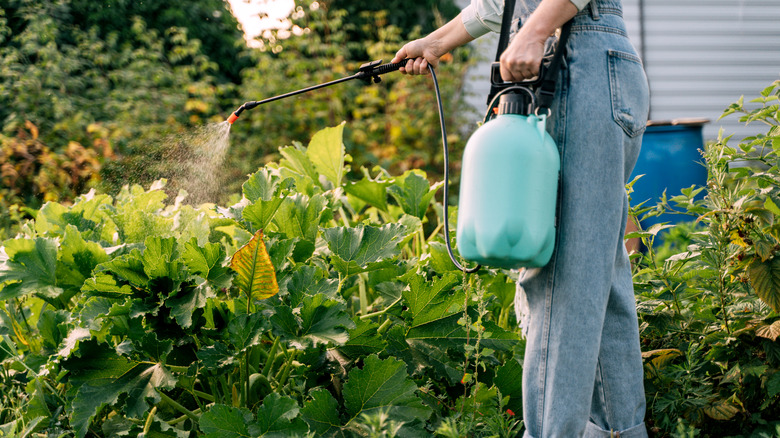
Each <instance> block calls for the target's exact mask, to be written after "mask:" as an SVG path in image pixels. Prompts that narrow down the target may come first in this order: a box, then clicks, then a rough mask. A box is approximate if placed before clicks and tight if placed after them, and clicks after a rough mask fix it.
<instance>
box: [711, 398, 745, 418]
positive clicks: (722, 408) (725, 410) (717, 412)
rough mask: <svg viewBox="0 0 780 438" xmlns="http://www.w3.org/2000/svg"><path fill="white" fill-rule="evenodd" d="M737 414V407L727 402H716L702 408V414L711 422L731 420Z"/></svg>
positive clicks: (738, 410)
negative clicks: (710, 419) (711, 420)
mask: <svg viewBox="0 0 780 438" xmlns="http://www.w3.org/2000/svg"><path fill="white" fill-rule="evenodd" d="M739 412H740V409H739V406H737V405H735V404H734V403H732V402H731V401H729V400H718V401H715V402H714V403H712V404H711V405H709V406H707V407H706V408H704V413H705V414H707V416H708V417H710V418H712V419H713V420H722V421H725V420H731V419H732V418H734V416H735V415H737V414H738V413H739Z"/></svg>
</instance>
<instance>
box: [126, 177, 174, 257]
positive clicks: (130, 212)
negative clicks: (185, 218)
mask: <svg viewBox="0 0 780 438" xmlns="http://www.w3.org/2000/svg"><path fill="white" fill-rule="evenodd" d="M163 186H164V183H163V182H159V181H158V182H157V183H155V184H152V187H151V188H150V189H149V191H144V189H143V188H142V187H141V186H137V185H136V186H132V187H127V186H125V187H124V188H123V189H122V191H121V192H120V193H119V195H117V199H116V208H115V210H114V212H113V214H112V215H111V219H112V220H113V221H114V222H115V223H116V224H117V227H118V229H119V233H120V237H121V238H122V239H123V241H124V242H125V243H138V242H143V241H144V240H146V238H147V237H151V236H170V235H172V233H171V230H172V229H173V228H174V221H173V218H172V217H166V216H164V215H161V214H159V212H160V211H161V210H162V209H163V208H165V203H164V202H163V201H164V200H165V198H167V195H166V194H165V192H163V191H162V190H161V189H162V187H163Z"/></svg>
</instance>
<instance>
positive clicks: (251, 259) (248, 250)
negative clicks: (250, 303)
mask: <svg viewBox="0 0 780 438" xmlns="http://www.w3.org/2000/svg"><path fill="white" fill-rule="evenodd" d="M230 267H231V268H232V269H233V270H234V271H236V274H238V275H236V278H235V279H234V280H233V284H235V285H236V286H238V289H239V290H240V291H241V292H243V293H245V294H246V295H247V296H248V297H252V298H254V299H256V300H264V299H266V298H269V297H272V296H274V295H276V294H277V293H279V285H278V284H277V283H276V273H275V271H274V266H273V264H271V258H270V257H269V256H268V251H266V249H265V243H263V231H262V230H258V231H257V232H256V233H255V235H254V236H253V237H252V240H250V241H249V242H247V244H246V245H244V246H242V247H241V248H239V249H238V251H236V253H235V254H234V255H233V258H232V259H231V260H230Z"/></svg>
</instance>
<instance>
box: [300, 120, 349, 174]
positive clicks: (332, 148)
mask: <svg viewBox="0 0 780 438" xmlns="http://www.w3.org/2000/svg"><path fill="white" fill-rule="evenodd" d="M343 136H344V123H342V124H340V125H338V126H334V127H332V128H325V129H323V130H321V131H318V132H317V133H316V134H314V136H313V137H312V138H311V141H310V142H309V147H308V148H307V149H306V156H307V157H308V158H309V160H311V162H312V164H314V168H315V169H317V172H319V173H320V174H322V176H324V177H325V178H326V179H327V180H328V181H330V182H332V183H333V185H334V186H335V187H340V186H341V179H342V178H343V176H344V143H343V140H342V139H343ZM315 181H316V179H315Z"/></svg>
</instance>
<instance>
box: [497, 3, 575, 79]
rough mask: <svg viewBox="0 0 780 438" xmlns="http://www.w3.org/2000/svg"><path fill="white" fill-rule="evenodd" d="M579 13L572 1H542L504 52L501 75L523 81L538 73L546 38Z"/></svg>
mask: <svg viewBox="0 0 780 438" xmlns="http://www.w3.org/2000/svg"><path fill="white" fill-rule="evenodd" d="M576 14H577V7H576V6H574V4H573V3H572V2H571V0H542V2H541V3H540V4H539V7H537V8H536V10H535V11H534V12H533V13H532V14H531V16H530V17H528V20H527V21H526V22H525V23H523V26H522V27H521V28H520V30H519V31H518V32H517V34H516V35H515V37H514V38H513V39H512V42H511V43H509V47H507V48H506V50H504V53H502V54H501V58H500V62H501V78H502V79H504V80H505V81H509V82H520V81H527V80H530V79H533V78H534V77H536V76H538V75H539V67H540V66H541V65H542V58H543V57H544V47H545V44H546V42H547V38H548V37H550V35H552V34H553V32H555V29H557V28H559V27H561V26H563V24H564V23H566V22H567V21H569V19H570V18H572V17H573V16H575V15H576Z"/></svg>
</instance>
